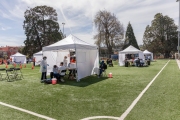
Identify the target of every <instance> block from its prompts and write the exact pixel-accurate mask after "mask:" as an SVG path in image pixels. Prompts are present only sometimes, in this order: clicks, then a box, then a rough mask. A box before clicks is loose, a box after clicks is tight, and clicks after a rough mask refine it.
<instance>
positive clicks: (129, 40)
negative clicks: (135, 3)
mask: <svg viewBox="0 0 180 120" xmlns="http://www.w3.org/2000/svg"><path fill="white" fill-rule="evenodd" d="M129 45H132V46H134V47H135V48H137V49H139V46H138V44H137V41H136V37H135V36H134V32H133V28H132V26H131V23H130V22H129V24H128V26H127V30H126V35H125V41H124V46H123V49H125V48H127V47H128V46H129Z"/></svg>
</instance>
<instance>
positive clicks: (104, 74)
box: [102, 69, 107, 77]
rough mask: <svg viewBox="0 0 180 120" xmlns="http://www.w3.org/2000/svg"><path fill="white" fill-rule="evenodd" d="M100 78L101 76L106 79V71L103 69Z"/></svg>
mask: <svg viewBox="0 0 180 120" xmlns="http://www.w3.org/2000/svg"><path fill="white" fill-rule="evenodd" d="M102 76H103V77H107V74H106V69H104V71H103V72H102Z"/></svg>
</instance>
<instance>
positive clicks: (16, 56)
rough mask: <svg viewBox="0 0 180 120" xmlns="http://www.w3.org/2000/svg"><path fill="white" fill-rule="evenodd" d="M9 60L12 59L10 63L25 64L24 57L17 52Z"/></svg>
mask: <svg viewBox="0 0 180 120" xmlns="http://www.w3.org/2000/svg"><path fill="white" fill-rule="evenodd" d="M10 58H11V59H12V62H15V63H18V64H23V63H26V56H25V55H23V54H21V53H19V52H17V53H16V54H14V55H11V56H10Z"/></svg>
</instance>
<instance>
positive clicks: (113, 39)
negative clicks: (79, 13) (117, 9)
mask: <svg viewBox="0 0 180 120" xmlns="http://www.w3.org/2000/svg"><path fill="white" fill-rule="evenodd" d="M94 23H95V26H96V28H97V32H98V33H97V34H96V35H95V36H94V38H95V39H96V41H95V44H96V45H98V46H99V47H102V46H104V47H107V49H108V54H109V55H110V54H112V53H113V51H112V49H113V48H116V46H117V45H119V43H120V42H119V41H121V40H122V39H123V34H124V28H123V25H122V24H121V23H120V21H119V20H118V19H117V18H116V16H115V15H114V14H111V13H110V12H108V11H106V10H104V11H99V12H97V14H96V15H95V19H94Z"/></svg>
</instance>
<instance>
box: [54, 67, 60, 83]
mask: <svg viewBox="0 0 180 120" xmlns="http://www.w3.org/2000/svg"><path fill="white" fill-rule="evenodd" d="M53 76H54V77H55V78H56V79H57V80H58V79H59V77H60V76H59V73H58V67H57V65H54V66H53Z"/></svg>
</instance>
